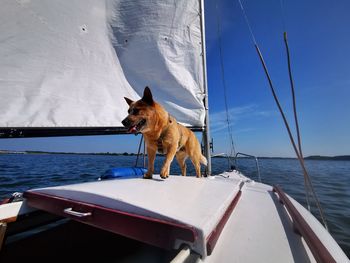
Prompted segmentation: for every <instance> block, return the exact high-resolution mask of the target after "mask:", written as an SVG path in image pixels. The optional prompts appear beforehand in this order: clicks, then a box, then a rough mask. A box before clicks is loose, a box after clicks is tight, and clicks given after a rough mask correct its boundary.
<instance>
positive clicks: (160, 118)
mask: <svg viewBox="0 0 350 263" xmlns="http://www.w3.org/2000/svg"><path fill="white" fill-rule="evenodd" d="M125 100H126V102H127V103H128V104H129V110H128V113H129V115H128V116H127V117H126V118H125V119H124V120H123V121H122V123H123V125H124V126H125V127H126V128H128V132H130V133H137V132H141V133H142V134H143V136H144V138H145V142H146V147H147V154H148V171H147V173H146V174H145V175H144V178H152V174H153V172H154V160H155V157H156V152H157V151H158V152H160V153H165V154H166V157H165V162H164V165H163V167H162V169H161V171H160V176H161V177H162V178H163V179H165V178H167V177H168V176H169V172H170V171H169V170H170V164H171V162H172V161H173V159H174V156H176V159H177V161H178V163H179V165H180V168H181V173H182V175H183V176H185V175H186V163H185V161H186V158H187V157H190V159H191V161H192V163H193V165H194V167H195V169H196V175H197V177H201V166H200V163H202V164H204V165H207V159H206V158H205V157H204V156H203V155H202V153H201V147H200V144H199V142H198V140H197V138H196V136H195V135H194V133H193V132H192V131H191V130H189V129H188V128H186V127H184V126H183V125H181V124H179V123H177V122H176V119H175V118H174V117H172V116H170V115H169V113H168V112H167V111H166V110H165V109H164V108H163V107H162V106H161V105H160V104H158V103H157V102H155V101H154V100H153V97H152V93H151V90H150V89H149V88H148V87H146V88H145V90H144V92H143V97H142V99H141V100H138V101H136V102H134V101H132V100H131V99H128V98H125Z"/></svg>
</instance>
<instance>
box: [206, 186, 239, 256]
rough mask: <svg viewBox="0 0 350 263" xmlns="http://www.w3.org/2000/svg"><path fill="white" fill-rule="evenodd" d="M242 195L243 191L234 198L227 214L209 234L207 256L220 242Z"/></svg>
mask: <svg viewBox="0 0 350 263" xmlns="http://www.w3.org/2000/svg"><path fill="white" fill-rule="evenodd" d="M241 195H242V191H241V190H239V191H238V193H237V194H236V195H235V197H234V198H233V200H232V201H231V203H230V205H229V206H228V207H227V209H226V211H225V213H224V214H223V216H222V218H221V219H220V221H219V223H218V224H217V225H216V227H215V228H214V230H213V231H212V232H211V233H210V234H209V236H208V238H207V255H208V256H210V255H211V253H212V252H213V249H214V247H215V245H216V242H217V241H218V239H219V236H220V234H221V232H222V230H223V228H224V226H225V224H226V222H227V220H228V219H229V217H230V215H231V213H232V211H233V209H234V208H235V207H236V205H237V203H238V200H239V198H240V197H241Z"/></svg>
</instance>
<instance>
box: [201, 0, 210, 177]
mask: <svg viewBox="0 0 350 263" xmlns="http://www.w3.org/2000/svg"><path fill="white" fill-rule="evenodd" d="M199 9H200V20H201V42H202V63H203V88H204V107H205V127H204V131H203V141H204V154H205V157H206V158H207V160H208V165H207V175H208V176H209V175H211V156H210V126H209V101H208V84H207V59H206V48H205V23H204V21H205V20H204V0H199Z"/></svg>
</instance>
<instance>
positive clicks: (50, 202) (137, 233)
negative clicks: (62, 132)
mask: <svg viewBox="0 0 350 263" xmlns="http://www.w3.org/2000/svg"><path fill="white" fill-rule="evenodd" d="M23 196H24V197H25V198H26V199H27V202H28V205H30V206H32V207H35V208H38V209H41V210H44V211H48V212H50V213H53V214H56V215H59V216H63V217H69V218H71V219H73V220H76V221H79V222H82V223H85V224H88V225H92V226H95V227H97V228H101V229H104V230H108V231H111V232H113V233H116V234H120V235H122V236H125V237H128V238H132V239H135V240H138V241H141V242H144V243H147V244H150V245H154V246H157V247H161V248H165V249H172V248H173V247H174V244H175V241H176V240H178V239H180V240H184V241H187V242H194V241H196V239H197V231H196V230H195V228H194V227H192V226H188V225H185V224H179V223H174V222H170V221H166V220H161V219H156V218H151V217H147V216H142V215H138V214H133V213H128V212H124V211H119V210H115V209H111V208H106V207H102V206H98V205H94V204H90V203H83V202H79V201H74V200H69V199H65V198H62V197H58V196H52V195H48V194H43V193H37V192H25V193H24V195H23ZM68 207H72V209H73V210H74V211H78V212H84V213H86V212H90V213H91V216H87V217H80V218H79V217H75V216H71V215H68V214H66V213H64V212H63V210H64V209H66V208H68Z"/></svg>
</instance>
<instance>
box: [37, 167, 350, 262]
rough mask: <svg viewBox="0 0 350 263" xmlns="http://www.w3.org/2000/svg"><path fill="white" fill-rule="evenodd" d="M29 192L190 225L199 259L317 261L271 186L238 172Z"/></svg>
mask: <svg viewBox="0 0 350 263" xmlns="http://www.w3.org/2000/svg"><path fill="white" fill-rule="evenodd" d="M242 184H243V187H242V188H241V191H242V195H241V197H240V199H239V201H238V203H237V205H236V207H235V208H234V210H233V212H232V214H231V216H230V217H229V219H228V221H227V223H226V225H225V227H224V228H223V231H222V233H221V235H220V237H219V239H218V241H217V243H216V246H215V248H214V250H213V252H212V254H211V255H210V256H207V251H206V242H207V239H208V236H209V235H210V233H211V232H212V231H213V229H214V228H215V227H216V226H217V224H218V222H219V220H220V219H221V218H222V216H223V214H224V213H225V211H226V209H227V207H228V206H229V204H230V203H231V202H232V200H233V198H234V197H235V196H236V193H237V192H238V191H239V190H240V185H242ZM32 191H34V192H39V193H45V194H50V195H53V196H59V197H64V198H67V199H72V200H75V201H80V202H85V203H91V204H96V205H100V206H103V207H107V208H111V209H117V210H122V211H125V212H130V213H135V214H138V215H144V216H148V217H153V218H157V219H162V220H167V221H171V222H178V223H182V224H186V225H190V226H193V227H194V228H195V229H196V231H197V234H198V237H197V240H196V241H195V243H193V244H189V246H190V247H191V249H192V250H193V251H194V252H196V253H198V254H200V255H201V260H202V261H203V262H215V263H217V262H315V259H314V257H313V255H312V253H311V252H310V250H309V248H308V247H307V245H306V244H305V242H304V240H303V238H302V237H301V236H300V235H298V234H296V233H295V232H294V231H293V226H292V220H291V219H290V216H289V214H288V213H287V211H286V210H285V208H284V206H283V205H281V204H280V203H279V201H278V198H277V195H276V194H274V193H273V192H272V187H271V186H268V185H264V184H261V183H256V182H254V181H251V180H249V179H248V178H246V177H244V176H243V175H241V174H239V173H237V172H230V173H225V174H222V175H219V176H214V177H211V178H210V179H208V178H202V179H197V178H194V177H181V176H170V177H169V178H168V179H166V180H161V179H160V178H159V177H157V176H156V177H155V178H154V179H153V180H145V179H137V178H134V179H127V180H107V181H100V182H92V183H82V184H74V185H66V186H59V187H49V188H42V189H35V190H32ZM290 199H291V198H290ZM291 201H292V202H293V204H294V206H295V207H296V208H297V209H298V211H299V213H301V214H302V215H303V217H304V219H305V220H306V221H307V223H308V224H309V225H310V227H311V228H312V229H313V231H314V232H315V233H316V234H317V236H318V237H319V239H320V240H321V242H322V243H323V244H324V246H325V247H326V248H327V249H328V250H329V252H330V253H331V254H332V256H333V258H334V259H335V260H336V261H337V262H349V259H348V258H347V257H346V255H345V254H344V252H343V251H342V250H341V249H340V247H339V245H338V244H337V243H336V242H335V240H334V239H333V238H332V237H331V236H330V235H329V234H328V232H327V231H326V230H325V229H324V228H323V227H322V225H321V224H320V223H319V222H318V221H317V220H316V219H315V218H314V217H313V216H312V215H311V214H310V213H309V212H308V211H307V210H305V209H304V208H303V207H302V206H301V205H300V204H298V203H297V202H296V201H295V200H293V199H291ZM180 244H181V241H179V243H178V244H177V245H180Z"/></svg>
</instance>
